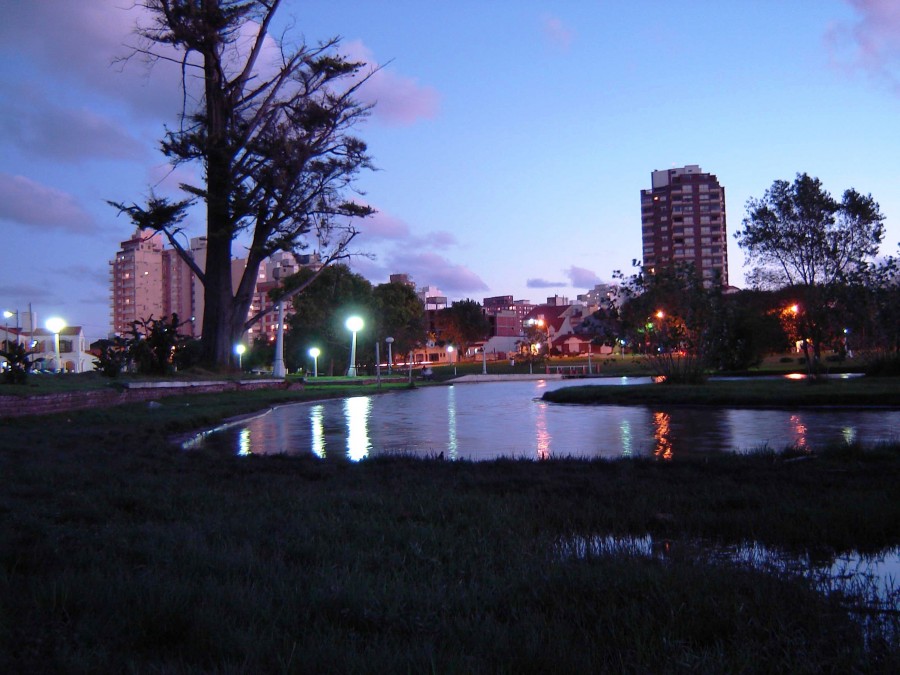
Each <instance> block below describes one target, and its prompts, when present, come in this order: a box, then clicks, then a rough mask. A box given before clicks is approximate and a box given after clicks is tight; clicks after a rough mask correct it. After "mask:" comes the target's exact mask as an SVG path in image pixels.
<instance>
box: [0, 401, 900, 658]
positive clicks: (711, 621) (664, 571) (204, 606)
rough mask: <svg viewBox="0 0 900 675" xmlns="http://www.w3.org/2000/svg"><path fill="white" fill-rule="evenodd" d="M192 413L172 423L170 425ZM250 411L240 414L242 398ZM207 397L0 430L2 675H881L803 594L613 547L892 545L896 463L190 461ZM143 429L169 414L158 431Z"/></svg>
mask: <svg viewBox="0 0 900 675" xmlns="http://www.w3.org/2000/svg"><path fill="white" fill-rule="evenodd" d="M187 403H190V405H186V404H187ZM257 403H258V401H257ZM241 405H242V404H241V402H240V401H236V400H227V399H223V398H221V397H190V398H185V399H172V400H169V401H165V402H164V405H163V406H162V408H158V409H153V410H152V411H150V410H148V409H147V408H146V406H125V407H123V408H121V409H116V410H114V411H90V412H89V413H85V414H84V415H83V416H82V415H79V416H77V417H73V416H65V415H57V416H50V417H46V418H43V419H29V420H13V421H9V423H7V421H4V422H3V425H4V426H3V428H2V436H0V476H2V478H3V480H2V482H0V670H2V671H3V672H37V671H40V672H65V671H70V672H72V671H78V672H129V671H132V672H189V671H190V672H196V671H201V670H202V671H207V672H323V671H324V672H352V671H360V672H423V671H435V672H536V671H537V672H589V671H595V672H596V671H602V670H610V671H616V672H621V671H624V672H648V671H652V672H678V671H683V672H686V671H689V670H690V671H701V672H779V671H780V672H823V671H828V672H853V671H861V672H896V671H897V669H898V667H900V653H898V647H897V646H896V644H895V643H893V642H891V641H890V640H889V639H887V637H886V636H880V635H878V634H876V635H875V636H874V637H872V638H871V644H870V645H869V647H868V648H866V647H865V643H864V638H863V634H862V631H861V629H860V627H859V626H858V624H856V623H854V621H853V620H852V619H851V618H850V614H849V613H848V611H847V609H846V607H845V606H844V603H842V602H841V600H840V598H836V597H833V598H825V597H823V596H821V595H819V594H817V593H815V592H813V591H812V590H811V589H810V588H809V587H808V586H807V585H806V584H805V582H802V581H799V580H796V579H794V580H792V579H787V578H775V577H772V576H768V575H765V574H763V573H761V572H755V571H752V570H745V569H739V568H735V567H731V566H727V565H714V564H712V563H710V562H708V561H704V560H701V559H689V558H688V559H677V560H671V561H668V562H662V561H658V560H644V559H640V558H634V557H626V556H613V557H592V558H587V559H571V558H563V557H561V556H560V555H559V554H558V547H557V544H558V542H559V541H560V540H561V539H567V538H571V537H577V536H584V537H589V536H592V535H598V534H599V535H603V534H608V533H617V534H635V535H641V534H644V533H647V532H651V533H653V534H654V535H655V536H656V537H658V538H665V537H671V538H696V537H702V538H706V539H714V540H719V541H725V542H729V541H730V542H736V541H744V540H758V541H761V542H764V543H767V544H770V545H776V546H785V547H799V548H806V547H833V548H837V549H846V548H859V549H863V550H870V551H871V550H878V549H881V548H884V547H886V546H896V545H898V544H900V487H898V485H900V481H898V478H900V448H898V447H887V446H885V447H881V448H878V449H873V450H868V451H863V450H861V449H859V448H842V449H840V450H835V451H832V452H829V453H825V454H823V455H822V456H820V457H818V458H816V459H811V460H808V461H802V462H791V461H785V458H784V457H782V456H780V455H777V454H774V453H757V454H752V455H749V456H722V457H715V458H710V459H709V460H683V461H678V462H673V463H657V462H655V461H652V460H628V461H615V462H603V461H594V462H588V461H564V460H560V461H556V460H554V461H549V462H540V463H538V462H521V461H520V462H517V461H497V462H489V463H467V462H439V461H419V460H414V459H409V458H403V457H393V458H391V457H388V458H380V459H374V460H368V461H365V462H362V463H360V464H352V463H348V462H344V461H336V460H329V461H321V460H317V459H314V458H302V457H299V458H297V457H295V458H286V457H246V458H239V457H230V456H216V455H214V454H212V453H207V452H203V451H200V452H191V453H184V452H180V451H177V450H175V449H174V448H173V447H172V446H171V445H170V444H169V443H168V442H167V439H168V437H169V435H170V434H171V433H172V432H173V431H175V430H179V429H183V428H186V427H189V426H190V425H192V424H195V423H196V422H197V420H198V419H199V418H204V419H211V420H212V419H215V418H216V417H217V416H221V415H223V414H226V412H227V414H233V413H234V412H235V411H236V410H237V409H238V408H240V407H241ZM157 413H160V414H161V416H157Z"/></svg>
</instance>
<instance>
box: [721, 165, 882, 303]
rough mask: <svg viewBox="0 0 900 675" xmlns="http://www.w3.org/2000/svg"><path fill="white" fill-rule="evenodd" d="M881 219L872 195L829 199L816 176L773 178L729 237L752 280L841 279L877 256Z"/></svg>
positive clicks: (807, 281)
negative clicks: (743, 255)
mask: <svg viewBox="0 0 900 675" xmlns="http://www.w3.org/2000/svg"><path fill="white" fill-rule="evenodd" d="M883 221H884V216H883V215H882V214H881V211H880V210H879V206H878V203H877V202H876V201H875V200H874V199H872V195H865V196H864V195H862V194H860V193H859V192H857V191H856V190H854V189H853V188H850V189H848V190H846V191H845V192H844V195H843V198H842V199H841V201H837V200H836V199H834V198H833V197H832V196H831V195H830V194H829V193H828V192H827V191H826V190H825V188H824V187H823V186H822V183H821V181H819V179H818V178H813V177H811V176H809V175H807V174H805V173H803V174H797V177H796V179H795V180H794V182H793V183H788V182H787V181H784V180H776V181H775V182H774V183H773V184H772V187H770V188H769V189H768V190H766V192H765V194H764V195H763V197H762V198H761V199H753V198H751V199H750V200H748V201H747V216H746V217H745V218H744V221H743V226H744V229H743V230H741V231H740V232H737V233H736V234H735V238H736V239H737V241H738V246H740V247H741V248H742V249H744V251H745V253H746V255H747V258H748V264H755V265H756V268H755V269H754V272H753V276H752V277H751V278H755V279H758V280H760V282H761V283H760V284H758V285H764V284H763V283H762V282H763V280H766V281H767V282H768V283H772V282H775V283H776V284H780V285H791V286H798V285H806V286H813V285H828V284H831V283H835V282H840V281H845V280H846V279H847V276H848V275H849V274H850V273H852V272H854V271H855V270H857V269H859V268H860V266H862V265H863V264H864V263H865V262H866V261H867V260H868V259H870V258H872V257H873V256H875V255H876V254H877V253H878V247H879V245H880V244H881V240H882V238H883V237H884V224H883Z"/></svg>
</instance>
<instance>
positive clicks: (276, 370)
mask: <svg viewBox="0 0 900 675" xmlns="http://www.w3.org/2000/svg"><path fill="white" fill-rule="evenodd" d="M286 374H287V371H286V370H285V368H284V300H279V301H278V326H277V327H276V330H275V363H273V364H272V375H274V376H275V377H284V376H285V375H286Z"/></svg>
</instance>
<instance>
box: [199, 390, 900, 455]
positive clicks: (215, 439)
mask: <svg viewBox="0 0 900 675" xmlns="http://www.w3.org/2000/svg"><path fill="white" fill-rule="evenodd" d="M615 382H616V383H618V382H619V380H618V379H616V380H615ZM562 386H571V383H569V382H565V381H558V382H553V381H546V382H543V383H541V384H538V383H535V382H533V381H532V382H511V383H491V384H474V385H454V386H452V387H429V388H421V389H417V390H410V391H399V392H390V393H384V394H381V395H378V396H361V397H354V398H350V399H346V400H341V399H334V400H328V401H321V402H316V403H309V404H297V405H291V406H282V407H280V408H277V409H275V410H273V411H271V412H270V413H269V414H266V415H263V416H260V417H257V418H253V419H251V420H244V421H242V422H240V423H238V424H237V425H235V426H233V427H230V428H220V429H217V430H215V431H213V432H206V433H204V434H200V435H199V436H196V437H194V438H193V439H190V440H189V441H187V442H185V444H184V447H186V448H187V447H196V446H198V445H204V446H206V447H211V448H221V449H223V450H224V451H226V452H229V453H232V454H238V453H240V454H247V453H255V454H277V453H287V454H301V453H313V454H315V455H317V456H319V457H325V456H332V457H336V456H347V457H349V458H351V459H353V460H357V459H361V458H363V457H367V456H371V455H373V454H384V453H396V452H401V453H408V454H414V455H419V456H423V457H433V456H436V455H438V454H439V453H441V452H443V453H445V456H446V457H447V458H448V459H468V460H483V459H494V458H498V457H513V458H522V457H531V458H547V457H569V456H571V457H587V458H591V457H604V458H615V457H641V456H643V457H654V456H655V457H659V458H661V459H665V460H670V459H674V460H676V461H677V459H678V457H680V456H684V455H686V454H693V455H696V454H702V453H713V452H740V451H747V450H753V449H757V448H763V447H767V448H773V449H782V448H785V447H788V446H797V445H800V444H802V447H805V448H807V449H809V450H810V451H815V450H818V449H821V448H823V447H825V446H827V445H837V444H840V443H846V442H850V441H853V442H861V443H866V444H872V443H877V442H885V441H896V440H897V439H898V430H900V411H897V410H873V411H866V410H835V409H829V410H818V411H817V410H803V411H801V412H798V411H785V410H749V409H746V410H745V409H727V408H725V409H723V408H691V407H682V406H679V407H660V406H652V407H650V406H616V405H604V406H571V405H557V404H551V403H548V402H546V401H543V400H540V399H539V398H538V397H539V396H540V395H541V394H542V393H543V392H544V391H546V390H548V389H551V388H558V387H562Z"/></svg>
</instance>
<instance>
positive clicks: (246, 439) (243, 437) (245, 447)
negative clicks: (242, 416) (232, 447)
mask: <svg viewBox="0 0 900 675" xmlns="http://www.w3.org/2000/svg"><path fill="white" fill-rule="evenodd" d="M238 439H239V440H238V454H239V455H242V456H246V455H249V454H252V452H251V450H250V429H248V428H247V427H244V428H243V429H241V433H240V436H239V437H238Z"/></svg>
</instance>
